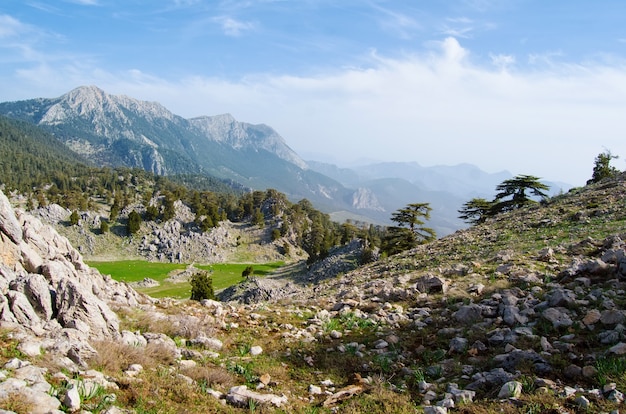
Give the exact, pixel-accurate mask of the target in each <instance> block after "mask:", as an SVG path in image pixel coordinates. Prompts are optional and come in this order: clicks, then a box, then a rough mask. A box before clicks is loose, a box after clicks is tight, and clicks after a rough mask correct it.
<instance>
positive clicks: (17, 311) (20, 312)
mask: <svg viewBox="0 0 626 414" xmlns="http://www.w3.org/2000/svg"><path fill="white" fill-rule="evenodd" d="M6 297H7V299H8V300H9V308H10V310H11V313H12V314H13V315H14V316H15V319H16V320H17V322H18V323H19V324H20V325H23V326H25V327H28V328H30V329H35V330H39V329H41V326H42V321H41V318H39V315H37V313H36V312H35V310H34V309H33V306H32V305H31V304H30V301H29V300H28V298H27V297H26V295H24V294H23V293H22V292H17V291H14V290H10V291H8V292H7V293H6Z"/></svg>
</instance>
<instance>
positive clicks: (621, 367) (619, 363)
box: [596, 356, 626, 386]
mask: <svg viewBox="0 0 626 414" xmlns="http://www.w3.org/2000/svg"><path fill="white" fill-rule="evenodd" d="M596 369H597V370H598V373H597V376H596V379H597V381H598V384H599V385H600V386H604V385H606V384H607V383H609V382H622V383H626V359H624V358H618V357H614V356H610V357H601V358H598V360H597V361H596Z"/></svg>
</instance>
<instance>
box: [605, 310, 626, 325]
mask: <svg viewBox="0 0 626 414" xmlns="http://www.w3.org/2000/svg"><path fill="white" fill-rule="evenodd" d="M624 320H626V317H625V316H624V312H623V311H621V310H617V309H609V310H605V311H603V312H602V314H601V316H600V323H602V325H617V324H618V323H624Z"/></svg>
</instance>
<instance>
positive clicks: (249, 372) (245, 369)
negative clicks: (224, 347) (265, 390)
mask: <svg viewBox="0 0 626 414" xmlns="http://www.w3.org/2000/svg"><path fill="white" fill-rule="evenodd" d="M226 369H227V370H228V372H232V373H233V374H237V375H240V376H242V377H243V378H244V379H245V380H246V382H247V383H248V385H253V384H255V383H256V382H257V381H258V380H259V377H257V376H256V375H255V374H254V371H253V368H252V363H251V362H249V363H247V364H245V365H240V364H232V363H228V365H227V366H226Z"/></svg>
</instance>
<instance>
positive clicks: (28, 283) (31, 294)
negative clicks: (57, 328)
mask: <svg viewBox="0 0 626 414" xmlns="http://www.w3.org/2000/svg"><path fill="white" fill-rule="evenodd" d="M9 286H10V288H11V289H12V290H15V291H18V292H21V293H23V294H24V295H26V297H27V298H28V301H29V302H30V304H31V306H32V307H33V309H34V310H35V312H36V313H37V315H38V316H39V317H40V318H41V319H42V320H43V321H48V320H50V319H51V318H52V315H53V313H54V310H53V307H52V294H51V293H50V285H49V284H48V281H47V280H46V278H45V277H43V275H40V274H32V273H31V274H29V275H27V276H24V277H19V278H17V279H15V280H13V281H11V283H10V284H9Z"/></svg>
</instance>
